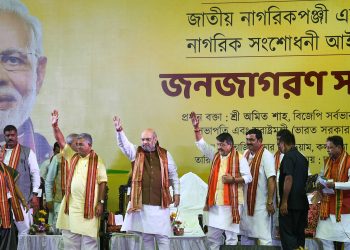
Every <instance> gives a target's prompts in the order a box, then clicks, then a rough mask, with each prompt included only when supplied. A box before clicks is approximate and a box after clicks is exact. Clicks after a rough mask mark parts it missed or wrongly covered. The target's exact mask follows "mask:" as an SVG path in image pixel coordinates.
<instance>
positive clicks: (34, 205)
mask: <svg viewBox="0 0 350 250" xmlns="http://www.w3.org/2000/svg"><path fill="white" fill-rule="evenodd" d="M30 203H31V207H32V208H33V209H34V211H38V210H39V208H40V202H39V197H37V196H36V195H33V197H32V200H31V202H30Z"/></svg>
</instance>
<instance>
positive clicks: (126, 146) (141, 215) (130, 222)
mask: <svg viewBox="0 0 350 250" xmlns="http://www.w3.org/2000/svg"><path fill="white" fill-rule="evenodd" d="M116 138H117V142H118V146H119V148H120V149H121V151H122V152H123V154H125V155H126V156H127V157H128V158H129V160H130V161H134V160H135V157H136V149H137V146H136V145H134V144H132V143H131V142H129V140H128V138H127V137H126V135H125V133H124V132H123V131H121V132H117V133H116ZM167 158H168V172H169V180H171V183H172V185H173V189H174V194H180V181H179V178H178V175H177V167H176V164H175V161H174V159H173V157H172V156H171V154H170V153H169V152H168V151H167ZM129 206H130V203H129V204H128V208H127V210H128V209H129ZM121 230H122V231H135V232H141V233H146V234H159V235H165V236H171V224H170V210H169V208H162V207H161V206H152V205H143V206H142V209H141V210H140V211H136V212H132V213H126V214H125V218H124V223H123V225H122V229H121Z"/></svg>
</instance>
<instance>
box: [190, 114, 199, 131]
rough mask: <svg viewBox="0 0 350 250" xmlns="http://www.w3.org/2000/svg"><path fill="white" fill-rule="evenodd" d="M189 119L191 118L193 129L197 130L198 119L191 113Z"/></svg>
mask: <svg viewBox="0 0 350 250" xmlns="http://www.w3.org/2000/svg"><path fill="white" fill-rule="evenodd" d="M190 118H191V121H192V125H193V127H194V129H198V128H199V119H198V117H197V115H196V113H195V112H193V111H192V112H191V114H190Z"/></svg>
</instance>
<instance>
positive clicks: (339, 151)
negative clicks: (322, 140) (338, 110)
mask: <svg viewBox="0 0 350 250" xmlns="http://www.w3.org/2000/svg"><path fill="white" fill-rule="evenodd" d="M326 149H327V153H328V155H329V157H328V158H327V159H326V161H325V167H324V176H325V177H326V178H327V179H328V182H327V186H328V188H332V189H334V193H333V194H330V193H329V192H328V193H324V194H323V198H322V201H321V209H320V220H319V221H318V225H317V229H316V238H319V239H320V240H321V241H322V243H323V248H324V249H327V250H332V249H334V245H333V241H338V242H344V250H350V181H349V180H350V178H349V177H350V156H349V154H348V153H347V152H346V151H345V149H344V143H343V138H342V137H340V136H330V137H328V138H327V142H326Z"/></svg>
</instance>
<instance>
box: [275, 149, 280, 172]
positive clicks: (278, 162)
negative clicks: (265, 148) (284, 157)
mask: <svg viewBox="0 0 350 250" xmlns="http://www.w3.org/2000/svg"><path fill="white" fill-rule="evenodd" d="M280 159H281V151H279V150H278V151H277V152H276V153H275V171H276V175H277V172H278V169H279V168H280Z"/></svg>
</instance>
